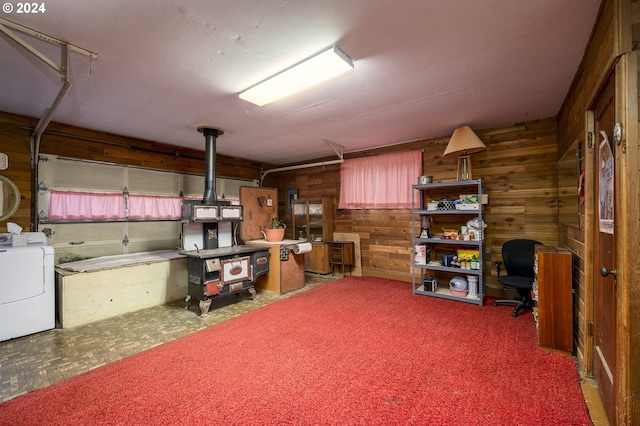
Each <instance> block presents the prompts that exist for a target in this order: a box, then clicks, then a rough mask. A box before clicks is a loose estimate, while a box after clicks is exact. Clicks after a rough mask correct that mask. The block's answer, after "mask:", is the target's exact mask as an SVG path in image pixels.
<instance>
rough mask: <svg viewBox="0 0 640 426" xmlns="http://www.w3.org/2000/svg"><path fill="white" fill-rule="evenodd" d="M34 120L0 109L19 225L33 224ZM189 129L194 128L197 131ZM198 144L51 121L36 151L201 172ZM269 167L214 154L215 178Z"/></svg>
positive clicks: (252, 174) (252, 176)
mask: <svg viewBox="0 0 640 426" xmlns="http://www.w3.org/2000/svg"><path fill="white" fill-rule="evenodd" d="M37 123H38V119H36V118H29V117H24V116H20V115H15V114H9V113H4V112H0V152H4V153H6V154H7V155H8V156H9V168H8V169H7V170H3V171H0V174H3V175H4V176H7V177H8V178H10V179H11V180H13V181H14V182H15V183H16V185H18V188H19V189H20V193H21V198H22V200H21V203H20V208H19V210H18V212H17V213H16V214H15V215H14V216H13V217H12V218H11V219H10V220H11V221H12V222H16V223H18V224H19V225H20V226H22V227H23V228H24V229H25V230H29V229H33V228H32V224H33V223H34V218H33V217H32V216H31V203H32V185H33V182H32V178H34V176H33V174H32V171H31V155H30V148H29V147H30V141H31V129H33V128H34V127H35V125H36V124H37ZM193 131H194V133H195V132H196V131H197V130H196V129H193ZM222 137H224V136H222ZM204 145H205V140H204V137H202V150H201V151H198V150H193V149H185V148H178V147H175V146H170V145H165V144H160V143H156V142H152V141H145V140H140V139H135V138H129V137H124V136H118V135H114V134H110V133H105V132H98V131H94V130H87V129H82V128H78V127H72V126H67V125H63V124H57V123H51V124H50V125H49V126H48V127H47V129H46V131H45V133H44V135H43V136H42V140H41V144H40V153H41V154H54V155H59V156H63V157H68V158H79V159H84V160H93V161H104V162H110V163H115V164H119V165H130V166H139V167H146V168H151V169H156V170H170V171H176V172H185V173H194V174H204ZM270 167H273V165H269V164H263V163H258V162H253V161H248V160H244V159H240V158H234V157H228V156H224V155H220V154H218V155H216V176H217V177H228V178H239V179H249V180H259V179H260V171H261V170H262V169H263V168H270ZM0 232H6V222H0Z"/></svg>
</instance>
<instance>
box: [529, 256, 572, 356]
mask: <svg viewBox="0 0 640 426" xmlns="http://www.w3.org/2000/svg"><path fill="white" fill-rule="evenodd" d="M535 259H536V261H535V266H534V268H535V281H534V284H533V288H534V299H537V326H538V344H539V345H540V346H543V347H546V348H550V349H556V350H559V351H563V352H569V353H571V352H573V314H572V312H573V300H572V299H573V297H572V296H573V294H572V277H571V269H572V262H571V252H570V251H569V250H566V249H563V248H559V247H553V246H544V245H540V246H536V248H535Z"/></svg>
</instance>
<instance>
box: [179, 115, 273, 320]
mask: <svg viewBox="0 0 640 426" xmlns="http://www.w3.org/2000/svg"><path fill="white" fill-rule="evenodd" d="M198 131H199V132H201V133H203V134H204V136H205V190H204V196H203V198H202V200H183V203H182V238H181V240H182V251H181V253H182V254H184V255H185V256H186V257H187V273H188V275H189V276H188V280H187V282H188V295H187V298H186V300H185V302H186V304H187V306H186V308H187V309H189V306H190V303H191V300H192V299H198V300H199V301H200V303H199V306H200V315H201V316H203V317H204V316H207V314H208V312H209V308H210V306H211V301H212V300H213V299H215V298H218V297H224V296H230V295H234V294H238V293H241V292H244V291H247V292H248V293H249V295H250V296H251V297H252V298H254V297H255V294H256V292H255V289H254V282H255V280H256V278H257V277H259V276H260V275H262V274H266V273H267V272H269V249H268V248H264V247H255V246H246V245H237V244H235V241H236V235H235V232H236V228H237V225H238V224H239V223H240V222H242V220H243V209H242V206H237V205H231V203H230V202H229V201H224V200H218V199H217V196H216V188H215V182H216V177H215V163H216V146H215V144H216V139H217V137H218V136H220V135H222V134H223V133H224V132H223V131H222V130H220V129H216V128H214V127H206V126H202V127H198Z"/></svg>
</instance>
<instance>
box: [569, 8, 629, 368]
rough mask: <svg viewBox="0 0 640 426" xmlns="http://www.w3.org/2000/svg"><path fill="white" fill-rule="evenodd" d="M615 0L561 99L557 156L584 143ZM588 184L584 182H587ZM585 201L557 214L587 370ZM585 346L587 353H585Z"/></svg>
mask: <svg viewBox="0 0 640 426" xmlns="http://www.w3.org/2000/svg"><path fill="white" fill-rule="evenodd" d="M616 3H617V2H616V1H615V0H612V1H604V2H603V5H602V7H601V10H600V15H599V17H598V20H597V23H596V25H595V27H594V29H593V32H592V35H591V39H590V42H589V43H588V44H587V46H586V48H585V55H584V58H583V60H582V63H581V65H580V67H579V69H578V70H577V72H576V75H575V77H574V80H573V83H572V85H571V88H570V90H569V92H568V94H567V96H566V99H565V102H564V104H563V106H562V108H561V110H560V112H559V114H558V145H559V147H558V148H559V151H558V155H559V157H562V156H571V155H572V152H574V151H575V150H576V149H577V150H579V151H580V152H582V153H585V152H586V150H587V149H588V144H587V140H586V139H587V127H588V126H587V124H588V123H587V119H588V115H587V111H588V110H589V109H590V108H591V103H592V102H593V101H594V99H595V97H596V95H597V93H598V90H599V88H600V86H601V85H602V83H603V81H604V80H605V79H606V77H607V75H608V74H609V72H610V71H611V69H612V67H613V64H614V63H615V61H616V59H615V53H614V47H615V38H614V30H613V28H614V16H615V13H616V7H617V4H616ZM584 158H585V155H584V154H583V155H581V158H580V162H579V168H580V170H586V168H587V167H588V165H587V164H586V162H585V160H584ZM587 184H588V183H587ZM585 209H586V205H582V206H579V205H578V212H577V213H578V217H579V222H578V223H573V222H572V221H569V220H566V219H567V218H566V217H564V218H561V220H562V222H561V223H562V226H561V229H560V230H561V232H560V236H559V239H560V241H559V242H560V245H562V246H564V247H566V248H568V249H569V250H571V251H572V253H573V280H574V283H573V289H574V291H575V294H576V298H575V301H574V316H575V321H576V324H577V327H576V329H575V339H576V345H575V346H576V356H577V358H578V364H579V365H580V366H581V367H582V368H583V369H584V370H585V371H586V372H587V373H589V372H590V369H591V356H592V354H591V353H589V352H588V351H589V349H588V348H590V347H591V345H592V340H591V337H590V336H589V335H588V332H587V330H588V327H589V324H588V322H589V321H590V320H591V319H592V318H593V313H592V312H591V308H590V306H591V303H589V301H587V300H586V299H587V298H590V297H592V291H591V290H590V286H589V285H588V281H590V278H589V273H588V272H587V271H586V270H585V265H586V257H587V256H588V253H587V243H586V242H587V236H586V235H585V226H586V224H585V218H586V215H587V212H586V211H585ZM585 348H587V353H585Z"/></svg>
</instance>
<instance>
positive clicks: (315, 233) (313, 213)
mask: <svg viewBox="0 0 640 426" xmlns="http://www.w3.org/2000/svg"><path fill="white" fill-rule="evenodd" d="M322 213H323V211H322V200H312V201H309V235H310V239H311V241H322V240H323V230H324V223H323V215H322Z"/></svg>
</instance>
